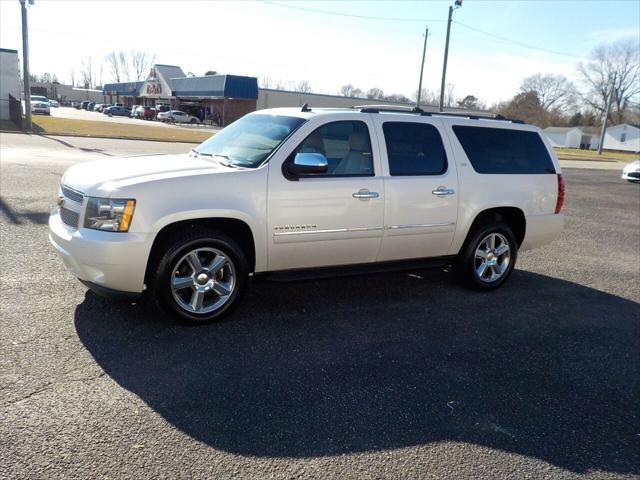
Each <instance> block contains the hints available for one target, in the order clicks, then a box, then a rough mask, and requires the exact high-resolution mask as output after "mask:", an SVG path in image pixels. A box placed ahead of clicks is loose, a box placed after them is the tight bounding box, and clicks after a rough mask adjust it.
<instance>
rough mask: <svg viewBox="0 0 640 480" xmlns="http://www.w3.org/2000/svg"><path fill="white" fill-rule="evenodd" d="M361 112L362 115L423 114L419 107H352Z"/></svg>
mask: <svg viewBox="0 0 640 480" xmlns="http://www.w3.org/2000/svg"><path fill="white" fill-rule="evenodd" d="M351 108H353V109H356V110H360V111H361V112H362V113H379V112H400V113H423V112H424V110H422V109H421V108H419V107H410V106H409V105H406V106H405V105H355V106H353V107H351Z"/></svg>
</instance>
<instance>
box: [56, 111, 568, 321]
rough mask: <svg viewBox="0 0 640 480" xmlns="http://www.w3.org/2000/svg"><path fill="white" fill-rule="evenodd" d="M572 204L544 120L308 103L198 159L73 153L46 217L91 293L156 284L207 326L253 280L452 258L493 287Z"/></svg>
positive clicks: (167, 304) (227, 133)
mask: <svg viewBox="0 0 640 480" xmlns="http://www.w3.org/2000/svg"><path fill="white" fill-rule="evenodd" d="M563 202H564V181H563V177H562V174H561V170H560V165H559V163H558V160H557V159H556V156H555V154H554V152H553V148H552V147H551V145H550V144H549V142H548V141H547V140H546V139H545V137H544V135H543V134H542V132H541V130H540V129H539V128H537V127H535V126H532V125H525V124H522V123H518V122H512V121H508V120H495V119H483V118H477V117H463V116H455V115H447V114H426V113H422V112H420V111H415V112H414V111H398V110H391V111H389V110H387V109H385V108H383V107H379V108H376V107H370V106H368V107H362V108H361V109H344V110H335V109H327V110H322V109H320V110H316V109H314V110H311V109H309V108H308V107H306V106H305V107H303V108H302V110H300V109H291V108H283V109H273V110H261V111H258V112H255V113H251V114H249V115H246V116H245V117H243V118H241V119H240V120H238V121H236V122H234V123H233V124H232V125H230V126H228V127H226V128H225V129H223V130H222V131H220V132H219V133H218V134H217V135H215V136H213V137H212V138H210V139H209V140H207V141H205V142H204V143H202V144H201V145H200V146H198V147H197V148H195V149H193V150H192V152H191V153H190V154H183V155H152V156H142V157H132V158H122V159H113V158H109V159H107V160H98V161H92V162H85V163H80V164H77V165H75V166H73V167H71V168H70V169H68V170H67V172H66V173H65V174H64V176H63V178H62V184H61V188H60V197H59V200H58V204H59V210H58V212H56V213H54V214H52V216H51V217H50V219H49V228H50V239H51V242H52V244H53V246H54V247H55V249H56V250H57V251H58V253H59V254H60V256H61V257H62V260H63V261H64V263H65V265H66V266H67V267H68V269H69V270H70V271H71V272H72V273H73V274H74V275H75V276H76V277H78V278H79V279H80V281H82V282H83V283H84V284H86V285H88V286H89V287H90V288H91V289H93V290H95V291H96V292H98V293H102V294H107V295H119V296H126V297H137V296H140V295H141V294H143V293H144V294H145V295H151V296H152V297H154V298H155V300H156V301H157V302H158V303H159V305H161V306H162V307H163V308H164V309H166V310H167V311H169V312H171V313H172V314H174V315H175V316H176V317H177V318H179V319H181V320H183V321H187V322H200V323H202V322H209V321H213V320H216V319H219V318H221V317H222V316H223V315H225V314H227V313H229V312H230V310H231V309H232V308H233V307H234V306H235V305H236V304H237V302H238V301H239V299H240V297H241V296H242V294H243V292H244V291H245V289H246V288H247V280H248V277H249V276H251V275H255V276H259V275H260V276H270V277H276V278H278V277H279V278H281V279H282V278H288V279H296V278H300V277H309V276H318V275H320V276H327V275H340V274H346V273H349V274H353V273H366V272H372V271H381V270H398V269H416V268H423V267H427V266H431V267H443V266H447V265H450V266H452V267H453V269H454V271H455V273H456V275H457V276H458V278H459V279H460V280H461V281H462V282H463V283H464V284H465V285H467V286H469V287H471V288H473V289H477V290H493V289H495V288H497V287H499V286H500V285H502V284H503V283H504V282H505V281H506V280H507V279H508V278H509V276H510V274H511V272H512V271H513V269H514V266H515V263H516V259H517V256H518V251H519V250H527V249H531V248H535V247H540V246H543V245H546V244H547V243H549V242H551V241H552V240H553V239H554V238H556V237H557V236H558V234H559V233H560V231H561V230H562V228H563V223H564V215H563V214H562V213H560V211H561V208H562V205H563ZM542 254H544V253H542ZM487 301H490V300H487Z"/></svg>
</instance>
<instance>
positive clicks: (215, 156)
mask: <svg viewBox="0 0 640 480" xmlns="http://www.w3.org/2000/svg"><path fill="white" fill-rule="evenodd" d="M209 155H211V156H212V157H214V158H215V159H216V160H218V159H219V158H224V159H225V160H226V161H221V160H218V163H219V164H220V165H224V166H225V167H231V168H238V166H237V165H234V164H233V163H231V159H230V158H229V156H228V155H223V154H221V153H214V154H213V155H212V154H209Z"/></svg>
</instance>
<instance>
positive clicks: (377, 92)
mask: <svg viewBox="0 0 640 480" xmlns="http://www.w3.org/2000/svg"><path fill="white" fill-rule="evenodd" d="M367 98H370V99H372V100H382V99H384V92H383V91H382V90H381V89H379V88H378V87H373V88H370V89H369V90H367Z"/></svg>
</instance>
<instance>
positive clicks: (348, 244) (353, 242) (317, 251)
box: [267, 114, 384, 271]
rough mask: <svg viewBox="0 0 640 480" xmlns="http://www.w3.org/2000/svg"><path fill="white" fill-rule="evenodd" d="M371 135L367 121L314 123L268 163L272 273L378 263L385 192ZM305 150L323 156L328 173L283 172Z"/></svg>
mask: <svg viewBox="0 0 640 480" xmlns="http://www.w3.org/2000/svg"><path fill="white" fill-rule="evenodd" d="M351 117H353V118H351ZM372 130H373V124H372V123H371V119H370V117H369V116H368V115H367V116H365V115H362V114H357V115H353V116H351V115H348V116H345V115H344V114H340V115H332V116H327V115H325V116H322V117H320V118H319V119H318V118H312V119H310V120H308V121H307V123H305V124H304V125H303V126H302V127H301V128H300V129H299V130H298V131H297V132H295V134H294V135H293V136H292V138H291V139H289V141H288V142H287V144H286V147H287V148H283V149H282V150H281V151H280V152H279V154H278V155H276V156H275V158H273V159H272V160H271V161H270V163H269V182H268V195H267V223H268V227H267V228H268V231H267V234H268V238H269V253H268V263H269V270H271V271H276V270H286V269H295V268H311V267H321V266H333V265H349V264H357V263H367V262H374V261H375V260H376V257H377V254H378V250H379V247H380V240H381V236H382V232H383V212H384V190H383V181H382V177H381V176H380V159H379V158H378V155H377V149H375V148H372V145H374V146H375V145H376V143H375V142H372V136H373V135H372ZM305 152H313V153H321V154H323V155H324V156H325V157H326V159H327V161H328V163H329V167H328V171H327V172H326V174H315V175H307V176H302V177H291V176H290V175H286V174H285V171H284V170H285V169H283V164H286V163H287V162H292V161H293V158H294V157H295V155H296V154H297V153H305ZM287 177H289V178H287Z"/></svg>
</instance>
